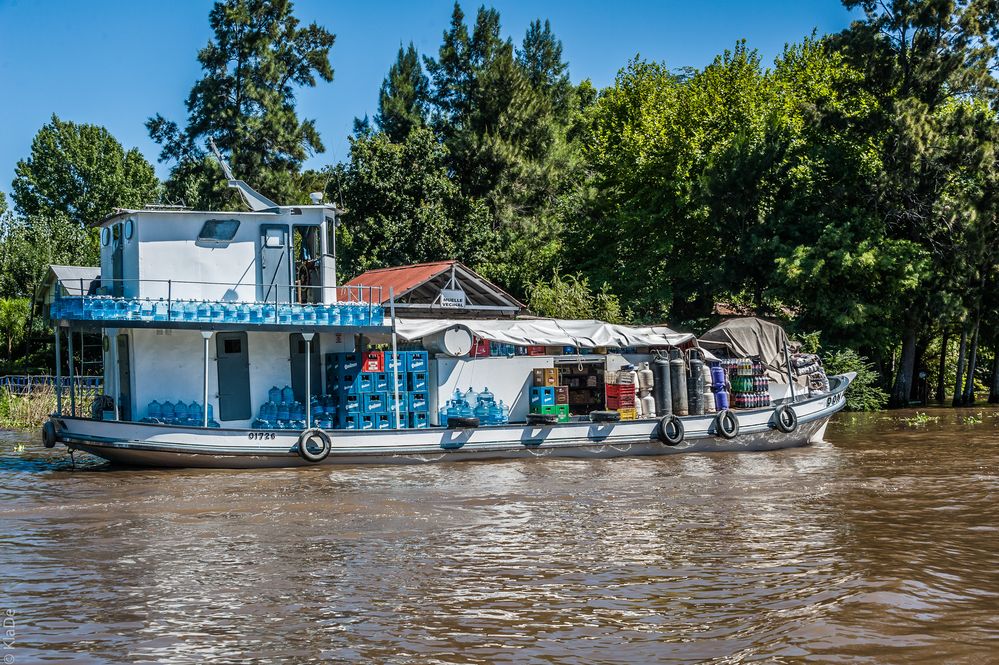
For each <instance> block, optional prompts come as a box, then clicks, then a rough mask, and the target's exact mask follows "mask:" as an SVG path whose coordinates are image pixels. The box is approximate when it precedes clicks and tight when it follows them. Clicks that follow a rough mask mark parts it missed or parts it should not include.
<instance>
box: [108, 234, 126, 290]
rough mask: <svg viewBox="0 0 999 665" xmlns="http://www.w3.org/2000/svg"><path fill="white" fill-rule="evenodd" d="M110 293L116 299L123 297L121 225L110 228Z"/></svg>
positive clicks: (123, 244) (123, 268) (123, 271)
mask: <svg viewBox="0 0 999 665" xmlns="http://www.w3.org/2000/svg"><path fill="white" fill-rule="evenodd" d="M111 238H112V240H111V243H112V245H111V277H112V278H113V279H112V282H111V293H112V295H114V296H117V297H118V298H121V297H122V296H123V295H125V283H124V281H123V280H122V278H123V277H124V276H125V267H124V264H125V256H124V247H125V239H124V238H122V237H121V224H115V225H114V226H113V227H111Z"/></svg>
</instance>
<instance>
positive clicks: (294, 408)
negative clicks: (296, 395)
mask: <svg viewBox="0 0 999 665" xmlns="http://www.w3.org/2000/svg"><path fill="white" fill-rule="evenodd" d="M288 413H289V414H290V415H291V419H292V420H304V419H305V405H304V404H302V403H301V402H299V401H294V402H292V403H291V407H290V408H289V409H288Z"/></svg>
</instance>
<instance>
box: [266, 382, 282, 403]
mask: <svg viewBox="0 0 999 665" xmlns="http://www.w3.org/2000/svg"><path fill="white" fill-rule="evenodd" d="M267 399H268V400H270V401H271V402H274V403H275V404H277V403H278V402H280V401H281V389H280V388H278V387H277V386H271V389H270V390H268V391H267Z"/></svg>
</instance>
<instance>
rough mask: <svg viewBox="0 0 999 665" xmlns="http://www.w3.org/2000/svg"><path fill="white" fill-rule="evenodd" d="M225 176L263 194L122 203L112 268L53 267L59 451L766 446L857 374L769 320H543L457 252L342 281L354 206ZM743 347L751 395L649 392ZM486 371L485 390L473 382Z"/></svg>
mask: <svg viewBox="0 0 999 665" xmlns="http://www.w3.org/2000/svg"><path fill="white" fill-rule="evenodd" d="M229 185H230V186H231V187H234V188H236V189H237V190H238V191H239V193H240V194H241V195H242V197H243V200H244V201H245V202H246V204H247V207H248V208H249V209H250V210H249V211H238V212H204V211H194V210H188V209H184V208H176V207H163V206H155V207H147V208H143V209H119V210H116V211H115V212H114V213H113V214H111V215H110V216H108V217H107V218H105V219H103V220H100V221H99V222H96V224H95V225H96V226H97V227H98V228H99V234H100V258H101V260H100V266H99V267H80V266H51V267H50V270H49V276H48V278H47V279H46V281H45V283H44V284H43V287H42V288H41V289H40V291H39V293H38V294H36V300H37V303H38V305H39V306H40V307H41V308H42V309H43V310H44V312H45V313H46V315H47V316H48V318H49V320H50V321H51V322H52V325H53V330H54V333H55V353H56V363H55V364H56V368H57V372H56V373H57V380H56V385H57V386H59V387H60V388H59V390H58V392H57V405H56V411H55V412H54V413H53V414H52V415H51V416H50V418H49V419H48V420H47V421H46V422H45V423H44V425H43V427H42V439H43V443H44V445H45V446H46V447H54V446H55V445H57V444H62V445H64V446H65V447H66V448H67V449H68V450H69V451H77V450H79V451H84V452H87V453H91V454H93V455H96V456H98V457H101V458H104V459H106V460H109V461H111V462H112V463H116V464H122V465H129V466H148V467H205V468H258V467H297V466H314V465H334V464H367V463H378V464H386V463H388V464H397V463H427V462H438V461H461V460H486V459H498V458H532V457H566V458H609V457H620V456H649V455H668V454H677V453H685V452H716V451H718V452H720V451H768V450H777V449H781V448H788V447H794V446H803V445H807V444H808V443H810V442H815V441H819V440H821V438H822V436H823V433H824V431H825V428H826V425H827V423H828V421H829V418H830V417H831V416H832V415H833V414H834V413H836V412H837V411H839V410H840V409H842V408H843V406H844V397H843V396H844V393H845V391H846V390H847V388H848V387H849V385H850V382H851V381H852V380H853V379H854V375H853V374H846V375H842V376H831V377H824V375H823V379H824V381H823V382H821V383H820V385H811V384H808V383H807V382H806V381H803V379H802V377H796V376H795V375H794V369H795V366H794V363H793V362H792V360H793V357H794V355H793V354H792V353H791V352H790V350H789V348H788V344H787V338H786V336H784V334H783V331H782V330H780V329H779V328H778V327H777V326H773V325H772V324H766V323H765V322H759V321H757V320H752V321H750V322H743V324H742V326H743V328H742V329H740V328H739V326H738V325H736V326H734V327H733V326H725V328H726V330H723V331H722V333H721V334H720V335H719V333H718V331H712V332H710V333H708V334H706V335H705V336H703V338H702V339H701V340H698V339H697V338H696V337H695V336H694V335H692V334H689V333H680V332H676V331H674V330H671V329H669V328H668V327H665V326H624V325H612V324H609V323H605V322H601V321H566V320H557V319H543V318H535V317H531V316H530V315H529V313H527V312H525V311H524V306H523V305H522V304H521V303H519V302H518V301H516V299H515V298H513V297H512V296H510V295H509V294H508V293H506V292H505V291H503V290H502V289H501V288H499V287H497V286H496V285H494V284H491V283H490V282H489V281H488V280H487V279H485V278H484V277H482V276H481V275H478V274H477V273H475V272H474V271H472V270H471V269H469V268H467V267H466V266H464V265H462V264H461V263H460V262H457V261H445V262H437V263H432V264H421V265H418V266H401V267H395V268H388V269H383V270H378V271H371V272H370V273H366V274H365V275H361V276H360V277H358V278H355V279H354V280H351V281H349V282H346V283H344V284H339V283H338V282H337V271H336V229H337V227H338V225H339V224H340V223H341V217H342V211H340V210H339V209H338V208H337V207H336V206H334V205H330V204H327V203H323V202H322V198H321V196H318V195H314V196H313V197H312V198H313V200H312V204H310V205H294V206H284V205H278V204H276V203H274V202H273V201H270V200H268V199H266V198H265V197H263V196H262V195H260V194H259V193H257V192H255V191H254V190H253V189H252V188H250V187H249V186H248V185H247V184H246V183H244V182H242V181H239V180H234V179H231V178H230V180H229ZM747 326H748V327H747ZM768 326H772V327H768ZM728 328H731V330H728ZM733 330H734V331H735V333H733ZM740 330H741V332H740ZM760 330H764V334H763V335H762V336H761V334H760ZM88 336H89V337H90V338H91V339H94V338H99V340H100V344H101V348H100V358H101V365H102V378H103V394H102V395H101V396H100V397H98V398H97V399H96V400H95V401H94V402H93V404H92V405H90V407H89V408H87V407H86V406H85V405H84V404H83V403H82V400H80V399H78V397H79V396H78V394H77V391H76V390H75V386H76V385H78V384H79V381H80V379H79V370H80V367H79V366H78V365H77V364H76V357H77V353H76V351H75V350H74V343H76V344H81V343H82V340H85V339H86V337H88ZM63 338H65V339H66V341H67V343H68V352H67V353H66V354H64V353H63ZM761 340H762V341H761ZM739 359H746V361H745V362H750V361H751V362H752V363H753V364H752V366H751V367H750V365H746V366H747V367H750V369H752V370H753V372H754V378H753V381H754V382H755V383H753V385H754V386H756V387H757V388H759V387H760V386H761V385H763V386H764V387H765V390H762V391H761V390H758V391H757V394H758V395H760V397H758V403H757V404H756V405H750V406H747V407H746V408H720V409H718V410H717V412H714V411H715V410H716V407H717V406H718V405H721V406H722V407H725V406H726V403H724V402H722V401H721V396H720V395H719V396H717V397H714V396H713V395H712V392H711V390H712V389H713V388H717V389H718V390H717V392H721V393H725V392H726V391H727V390H728V389H730V388H731V386H730V385H729V380H728V378H723V379H720V381H721V383H719V384H717V385H715V386H712V385H710V384H704V383H698V386H699V388H698V390H702V391H703V393H701V394H700V397H698V396H697V395H693V396H692V397H691V404H690V406H689V407H688V406H682V408H674V407H675V404H674V403H673V402H672V401H671V400H670V399H667V398H664V397H663V395H664V394H665V393H662V392H661V391H660V392H656V394H655V395H653V394H651V393H652V392H654V391H652V390H651V386H652V384H653V383H654V378H649V377H652V376H653V372H652V370H651V369H650V368H651V367H653V366H654V367H655V368H656V371H657V372H660V371H661V372H668V371H669V369H668V368H669V363H670V362H673V363H674V364H675V366H676V367H682V368H683V370H682V371H683V373H684V374H685V375H686V376H689V377H690V378H691V382H692V383H694V382H695V379H696V381H697V382H700V381H701V379H700V378H697V377H698V376H703V377H705V378H704V380H705V381H706V380H707V378H708V377H709V375H710V371H707V370H708V369H709V367H710V366H713V367H715V371H716V372H717V370H718V368H719V367H728V368H730V369H731V372H732V374H731V376H732V377H733V378H735V377H736V375H737V372H738V371H741V370H740V369H739V368H741V367H742V365H737V363H739V362H743V361H742V360H739ZM676 363H679V365H676ZM698 363H700V364H698ZM695 366H696V370H694V369H693V368H695ZM64 368H66V369H67V370H68V385H69V388H68V392H69V395H68V402H69V403H68V404H67V395H64V394H63V391H62V389H61V386H62V385H63V379H62V376H63V369H64ZM675 371H679V370H675ZM726 371H728V370H726ZM761 372H766V373H767V376H763V374H761ZM665 376H667V374H661V375H660V386H661V388H662V389H663V390H665V386H663V385H662V381H663V380H664V379H663V377H665ZM675 376H676V378H677V379H679V378H680V377H679V374H676V375H675ZM719 376H724V377H727V376H728V374H725V373H722V374H716V375H715V377H716V378H717V377H719ZM539 377H541V378H540V379H539ZM636 377H639V378H636ZM640 377H644V378H640ZM476 381H477V382H478V383H479V385H480V386H482V387H483V388H484V390H482V392H481V393H479V392H477V391H473V390H472V388H469V393H465V395H464V396H463V394H462V390H463V388H464V386H465V385H467V384H469V383H473V382H476ZM486 382H488V387H486ZM761 382H762V383H761ZM668 383H669V381H668V380H666V384H668ZM560 384H564V385H560ZM281 386H284V387H283V388H282V387H281ZM275 391H277V392H276V393H275ZM673 394H674V395H679V392H678V391H674V393H673ZM452 395H454V396H455V399H452V400H449V398H450V397H452ZM468 395H471V396H472V399H473V400H474V399H476V398H478V399H477V401H478V403H477V405H476V410H475V411H474V412H473V411H472V410H471V405H470V403H469V400H468V399H464V397H467V396H468ZM553 396H554V398H553ZM656 396H658V398H659V399H658V401H657V400H656V399H655V398H656ZM705 396H706V398H705ZM535 398H537V401H538V402H539V404H537V405H535V404H534V403H533V402H534V401H535ZM636 398H637V400H638V402H637V403H635V401H634V400H635V399H636ZM702 398H703V399H702ZM497 399H498V400H499V405H497V403H496V401H495V400H497ZM546 399H547V400H548V402H547V403H546ZM504 400H506V401H505V405H504ZM716 400H717V404H716V403H715V402H716ZM78 402H79V403H78ZM612 402H613V403H612ZM695 403H696V404H697V405H699V406H696V407H695ZM256 405H259V409H257V408H255V406H256ZM636 407H637V408H636ZM282 409H283V412H282V411H281V410H282ZM296 409H297V412H296ZM282 415H283V417H282Z"/></svg>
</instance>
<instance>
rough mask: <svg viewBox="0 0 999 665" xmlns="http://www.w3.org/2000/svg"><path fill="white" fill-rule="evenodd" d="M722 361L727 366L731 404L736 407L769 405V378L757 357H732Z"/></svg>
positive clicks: (745, 407)
mask: <svg viewBox="0 0 999 665" xmlns="http://www.w3.org/2000/svg"><path fill="white" fill-rule="evenodd" d="M722 362H723V363H725V365H726V366H727V368H728V381H729V385H731V387H732V406H734V407H735V408H737V409H756V408H761V407H765V406H770V379H769V378H768V377H767V375H766V369H765V368H764V366H763V362H762V361H761V360H760V359H759V358H733V359H730V360H725V361H722Z"/></svg>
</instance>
